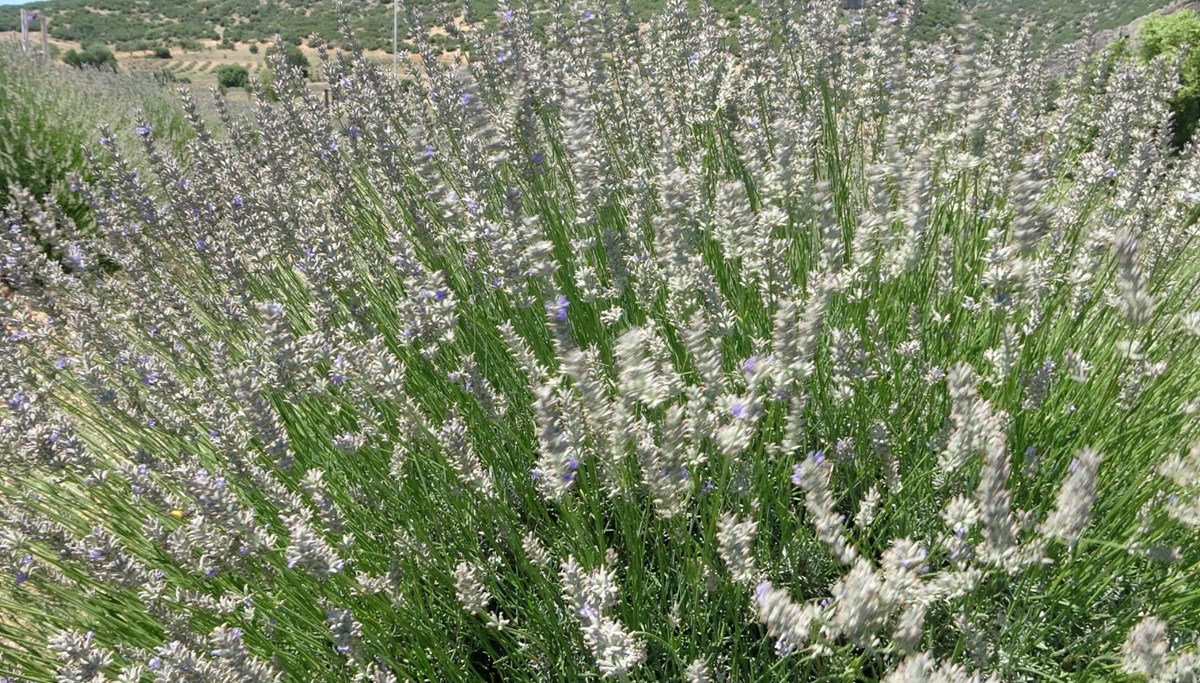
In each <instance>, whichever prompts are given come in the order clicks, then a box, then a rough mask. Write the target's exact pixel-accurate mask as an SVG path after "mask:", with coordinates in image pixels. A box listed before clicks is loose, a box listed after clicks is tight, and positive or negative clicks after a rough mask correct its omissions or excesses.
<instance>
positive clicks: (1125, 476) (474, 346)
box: [0, 2, 1200, 683]
mask: <svg viewBox="0 0 1200 683" xmlns="http://www.w3.org/2000/svg"><path fill="white" fill-rule="evenodd" d="M865 4H866V5H867V6H869V7H876V8H878V10H879V12H880V13H879V15H878V16H872V17H869V18H870V19H871V21H864V22H862V23H861V24H858V25H855V24H852V23H851V21H852V19H853V17H849V16H846V15H844V14H842V13H840V12H837V11H834V9H833V5H829V6H828V9H829V10H830V11H821V12H794V11H793V10H794V7H793V5H792V3H776V2H768V3H766V4H765V5H764V15H765V16H766V17H767V18H768V19H770V18H772V17H779V16H782V15H783V13H784V12H788V15H787V16H788V17H789V21H788V22H783V21H776V20H763V21H759V22H750V21H747V22H744V23H743V25H742V27H741V29H739V31H738V32H737V33H736V34H734V33H732V32H730V31H728V30H727V29H725V28H724V27H722V26H720V25H719V24H718V23H717V22H715V21H711V18H712V17H711V15H707V14H705V15H701V16H700V18H698V19H697V18H693V17H691V16H690V15H688V14H687V6H686V4H685V3H674V4H671V5H668V6H667V8H666V9H665V10H664V15H663V16H662V17H660V18H658V19H657V20H655V21H654V22H653V23H652V24H651V25H650V26H648V27H647V28H646V30H644V31H643V30H641V29H640V28H639V27H637V26H636V24H635V23H634V22H633V21H632V18H631V16H623V17H617V18H615V19H609V18H604V17H595V16H592V15H591V14H590V13H588V14H583V15H580V16H570V17H566V18H564V19H556V18H551V19H549V20H550V21H553V22H560V24H559V25H552V26H551V27H550V28H551V29H552V30H549V31H547V32H546V33H545V34H542V35H541V37H539V36H538V34H537V33H535V32H534V31H533V29H532V27H531V26H530V25H529V21H530V14H529V13H528V12H526V11H525V10H519V11H517V12H516V13H515V15H514V17H513V20H512V22H511V23H509V22H505V23H504V24H502V25H501V27H500V29H499V31H497V32H496V33H494V34H489V35H486V36H479V37H478V38H477V40H478V42H479V44H480V45H481V46H486V47H481V48H480V50H479V51H480V53H484V54H488V55H489V56H490V55H504V56H505V57H504V59H491V58H489V59H488V60H486V62H482V63H479V64H473V65H470V66H469V67H461V68H460V67H457V66H451V65H442V64H438V63H430V64H427V65H426V67H427V68H426V70H424V71H422V72H421V73H418V74H416V75H415V77H414V78H413V79H412V82H411V84H410V85H409V86H408V88H409V89H410V90H411V92H403V91H402V90H401V89H400V88H398V87H395V84H394V83H392V82H391V81H390V80H389V78H388V76H387V75H386V74H384V73H381V72H380V70H379V68H378V67H377V66H375V65H374V64H372V63H371V62H370V61H369V60H368V59H367V58H366V57H364V56H363V55H361V54H360V55H346V56H345V57H344V59H339V58H334V59H331V60H330V62H329V67H328V68H329V69H330V79H329V80H330V84H331V87H333V88H335V89H336V92H337V94H338V107H337V110H336V111H335V112H327V111H325V109H324V107H323V106H322V102H321V101H320V98H319V97H314V96H313V94H312V93H311V92H308V91H307V90H305V89H304V87H303V83H298V81H299V80H300V78H299V74H298V73H296V72H295V71H294V70H291V69H279V70H278V72H277V73H276V74H275V78H276V89H277V91H278V93H279V96H280V98H281V100H280V102H279V103H277V104H273V103H270V102H266V101H260V102H258V103H257V104H256V106H257V107H258V110H257V112H256V115H255V116H235V115H230V113H229V112H227V111H225V109H224V107H225V106H226V105H225V104H222V103H221V101H220V100H218V104H217V106H218V108H219V110H220V113H221V114H222V119H223V120H224V121H226V122H228V123H229V124H230V126H231V128H232V130H231V131H230V133H229V135H228V137H227V138H226V139H220V138H218V137H210V136H208V135H207V134H206V135H205V136H203V137H202V138H201V139H200V140H198V141H197V144H195V145H190V146H189V147H188V151H189V152H190V157H188V158H184V159H180V158H176V155H175V154H171V153H170V152H168V151H166V150H161V149H159V147H158V138H157V135H156V134H152V133H146V134H145V135H144V136H143V137H142V138H141V141H142V143H143V144H144V146H145V151H146V154H145V156H144V161H143V162H142V163H141V164H140V165H139V166H137V171H138V172H137V173H134V172H133V169H131V167H130V163H131V162H130V161H129V160H128V159H127V158H126V157H125V155H123V154H119V153H117V151H116V150H114V148H113V147H112V146H111V145H107V144H106V145H105V146H103V147H101V148H99V149H96V150H95V157H96V159H97V167H98V170H97V177H95V178H94V179H93V180H92V181H91V182H90V183H88V185H87V186H86V187H85V188H84V191H85V193H86V195H87V196H88V197H89V199H90V201H91V202H92V206H93V208H94V210H95V211H96V214H97V216H98V217H102V218H103V219H104V222H105V223H104V225H103V230H102V232H101V233H100V234H99V235H97V236H96V237H95V238H94V239H90V240H81V241H80V243H79V244H78V245H76V248H77V250H78V254H79V256H80V259H81V260H82V262H84V263H87V262H89V259H90V257H91V255H92V254H94V253H97V252H103V253H111V254H113V255H114V258H116V259H118V260H119V262H120V265H121V266H122V268H123V273H122V277H121V278H99V277H97V276H96V275H95V274H94V273H93V272H91V271H90V270H87V269H84V270H83V271H81V272H72V273H63V272H62V271H61V269H57V268H51V267H49V266H48V265H47V264H46V263H45V261H44V260H41V259H38V258H35V257H33V256H31V254H33V253H34V250H33V249H31V248H30V245H29V242H28V239H29V237H28V231H29V229H30V226H42V225H51V224H53V225H59V224H62V225H69V224H66V223H65V222H64V221H59V219H57V218H56V217H54V216H46V215H42V213H41V211H40V210H39V209H38V208H37V207H36V206H35V205H31V203H30V202H23V203H22V204H21V205H19V206H14V207H13V208H12V209H10V211H9V214H8V218H7V221H6V225H7V227H6V232H5V236H4V239H3V240H0V263H5V264H8V267H9V268H10V270H11V272H12V276H13V278H14V279H15V280H17V281H21V282H28V281H35V280H36V281H40V282H42V283H44V285H43V289H42V291H38V292H34V293H32V294H31V295H30V296H29V297H27V298H26V300H24V301H22V302H21V303H20V305H19V306H18V305H17V304H15V303H5V304H4V305H5V307H6V310H5V311H4V314H5V315H6V318H5V319H6V320H9V321H11V322H10V323H9V327H7V328H6V330H5V334H4V335H2V336H0V343H2V344H4V349H3V350H4V351H5V352H4V353H0V390H2V393H3V397H4V402H3V404H0V419H2V420H3V424H2V427H3V429H0V439H2V441H0V468H2V471H3V472H4V475H3V477H0V529H3V531H4V533H3V534H0V571H3V572H4V573H5V575H6V576H7V577H8V578H7V580H4V581H0V604H3V605H4V610H5V614H4V617H5V618H4V619H3V620H0V638H2V639H3V642H4V643H5V648H6V651H11V652H17V653H19V654H20V656H19V657H13V658H6V659H5V660H4V663H3V666H4V667H6V668H5V670H4V671H3V675H7V676H11V677H13V678H20V679H23V680H35V681H54V680H62V681H74V680H104V679H107V680H124V681H141V680H148V679H155V680H159V681H177V680H198V679H205V680H213V681H284V680H287V681H292V680H298V681H329V682H341V681H398V680H406V681H407V680H432V681H476V680H505V681H597V680H602V679H608V680H617V681H625V680H640V681H679V680H691V681H700V680H727V681H883V682H885V683H903V682H909V681H935V680H936V681H983V680H995V681H1028V680H1039V681H1040V680H1046V681H1130V682H1132V681H1140V680H1146V679H1151V680H1153V681H1164V682H1165V681H1171V680H1177V681H1179V680H1190V679H1191V678H1193V673H1194V669H1195V668H1196V662H1197V661H1198V659H1197V658H1198V657H1200V651H1198V650H1197V648H1198V647H1200V643H1197V642H1196V636H1197V634H1198V633H1200V588H1198V587H1197V586H1196V584H1195V581H1194V576H1195V574H1196V568H1197V566H1200V544H1197V543H1196V538H1197V532H1198V531H1200V491H1198V490H1197V482H1200V446H1197V445H1195V444H1197V442H1198V440H1200V422H1198V419H1200V418H1198V415H1200V400H1198V399H1197V397H1200V373H1197V372H1196V368H1197V367H1200V365H1198V363H1200V344H1198V343H1197V337H1200V311H1197V310H1196V307H1197V303H1196V297H1195V292H1196V291H1197V288H1198V287H1200V260H1198V259H1200V252H1198V251H1197V249H1198V248H1200V247H1198V245H1197V244H1196V242H1195V233H1196V225H1197V218H1198V216H1200V212H1197V210H1196V196H1197V192H1200V187H1198V183H1200V180H1198V179H1200V156H1198V155H1189V154H1184V155H1172V154H1171V153H1170V150H1169V148H1168V146H1167V145H1166V144H1165V142H1166V136H1165V133H1164V131H1162V130H1161V125H1162V122H1163V120H1164V119H1165V118H1166V116H1167V114H1168V107H1167V105H1166V103H1165V99H1166V96H1167V95H1168V94H1169V93H1170V92H1171V87H1172V78H1171V74H1169V73H1167V72H1164V71H1163V70H1162V68H1161V66H1162V65H1161V64H1156V65H1155V66H1154V67H1147V66H1144V65H1141V64H1138V63H1116V62H1111V61H1106V60H1105V59H1092V60H1089V61H1086V62H1082V63H1066V64H1064V63H1062V62H1042V61H1040V60H1041V59H1042V58H1041V57H1039V53H1037V52H1034V51H1032V50H1031V49H1030V48H1029V46H1028V43H1024V42H1019V39H1018V42H1007V43H1002V44H996V45H988V44H983V45H981V46H980V47H979V49H978V51H977V52H976V53H975V54H973V55H972V56H971V58H969V59H967V58H963V57H962V56H961V55H959V56H956V55H955V54H954V52H953V50H954V46H953V45H952V44H951V43H949V41H947V42H945V43H942V44H938V45H933V46H928V47H925V48H922V49H918V50H912V51H908V50H905V49H903V45H902V40H903V37H904V31H905V30H906V29H905V25H904V23H903V22H902V21H900V18H899V17H894V18H891V17H888V15H887V14H886V11H887V7H886V6H879V5H876V4H874V3H865ZM563 11H564V12H566V11H568V10H563ZM872 11H873V10H872ZM893 19H895V20H894V21H893ZM630 27H632V29H631V28H630ZM797 37H799V38H798V39H796V40H791V39H792V38H797ZM735 39H736V43H737V44H738V46H739V52H737V53H735V52H733V51H732V50H731V49H730V47H729V46H730V45H732V44H734V42H735ZM851 39H852V40H851ZM514 44H515V45H516V46H518V48H519V49H515V50H514V49H513V47H514ZM838 45H840V46H842V47H841V48H838V51H837V52H836V53H830V52H828V51H831V50H833V49H834V48H833V47H832V46H838ZM814 46H819V48H820V49H815V48H814ZM589 50H592V51H594V52H592V53H590V54H589V52H588V51H589ZM279 57H280V58H281V59H282V58H283V55H279ZM998 65H1001V66H1003V67H1004V68H998ZM1052 65H1053V66H1054V67H1055V69H1053V70H1052V69H1051V66H1052ZM1059 69H1065V70H1066V75H1065V77H1064V81H1063V82H1062V83H1061V86H1060V87H1059V88H1058V89H1057V92H1058V94H1057V95H1051V94H1050V93H1052V92H1054V90H1053V89H1052V88H1051V80H1050V79H1051V78H1052V76H1051V75H1050V74H1051V73H1054V72H1057V71H1058V70H1059ZM185 105H186V106H187V110H188V111H189V112H192V115H193V116H194V112H195V105H194V103H192V102H191V101H190V100H185ZM256 123H257V126H259V127H256ZM135 163H136V162H135ZM30 309H32V311H33V312H34V313H40V314H41V315H33V314H32V313H31V312H30Z"/></svg>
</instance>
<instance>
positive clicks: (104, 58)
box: [63, 43, 117, 73]
mask: <svg viewBox="0 0 1200 683" xmlns="http://www.w3.org/2000/svg"><path fill="white" fill-rule="evenodd" d="M63 63H64V64H66V65H67V66H73V67H75V68H77V69H82V68H83V67H85V66H90V67H94V68H96V69H101V68H111V69H112V70H113V73H116V71H117V58H116V57H115V56H114V55H113V53H112V50H109V49H108V48H107V47H105V46H104V45H100V44H98V43H93V44H90V45H84V46H82V51H81V52H76V51H75V50H74V49H70V50H67V52H66V53H65V54H64V55H63Z"/></svg>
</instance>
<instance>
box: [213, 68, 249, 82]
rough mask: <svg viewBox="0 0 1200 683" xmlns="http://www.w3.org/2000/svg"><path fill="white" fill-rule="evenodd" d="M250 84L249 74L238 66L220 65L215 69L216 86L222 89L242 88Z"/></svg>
mask: <svg viewBox="0 0 1200 683" xmlns="http://www.w3.org/2000/svg"><path fill="white" fill-rule="evenodd" d="M249 83H250V72H249V71H248V70H246V67H244V66H241V65H239V64H222V65H221V66H218V67H217V85H219V86H221V87H222V88H244V87H246V85H247V84H249Z"/></svg>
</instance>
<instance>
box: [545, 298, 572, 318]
mask: <svg viewBox="0 0 1200 683" xmlns="http://www.w3.org/2000/svg"><path fill="white" fill-rule="evenodd" d="M570 303H571V302H570V301H568V300H567V297H566V296H564V295H562V294H559V295H558V296H556V297H555V298H554V301H553V302H551V303H548V304H546V311H547V312H549V313H550V315H552V316H554V318H555V319H556V320H566V319H567V306H569V305H570Z"/></svg>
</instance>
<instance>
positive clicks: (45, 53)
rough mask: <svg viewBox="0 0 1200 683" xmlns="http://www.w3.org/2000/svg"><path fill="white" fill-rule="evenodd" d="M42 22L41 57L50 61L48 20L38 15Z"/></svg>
mask: <svg viewBox="0 0 1200 683" xmlns="http://www.w3.org/2000/svg"><path fill="white" fill-rule="evenodd" d="M38 18H39V19H41V22H42V58H43V59H45V60H46V61H47V62H48V61H50V20H49V19H47V18H46V17H44V16H41V15H39V16H38Z"/></svg>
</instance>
